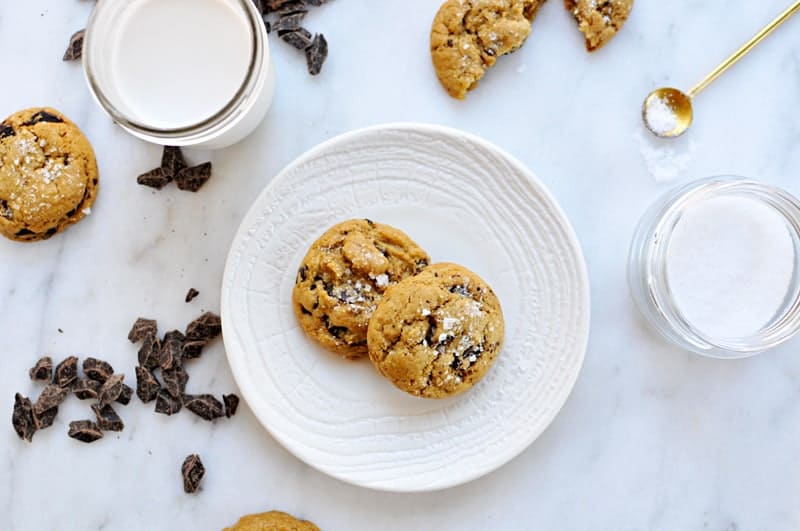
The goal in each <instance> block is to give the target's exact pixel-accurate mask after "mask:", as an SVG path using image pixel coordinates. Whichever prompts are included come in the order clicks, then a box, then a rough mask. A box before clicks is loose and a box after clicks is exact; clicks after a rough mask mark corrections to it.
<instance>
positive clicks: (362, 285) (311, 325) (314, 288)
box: [292, 219, 430, 359]
mask: <svg viewBox="0 0 800 531" xmlns="http://www.w3.org/2000/svg"><path fill="white" fill-rule="evenodd" d="M429 262H430V258H429V257H428V254H427V253H426V252H425V251H424V250H422V249H421V248H420V247H419V246H418V245H417V244H416V243H414V242H413V241H412V240H411V238H409V237H408V236H407V235H406V234H404V233H403V232H401V231H399V230H397V229H395V228H393V227H390V226H388V225H382V224H380V223H375V222H372V221H370V220H368V219H355V220H350V221H345V222H344V223H340V224H338V225H336V226H334V227H332V228H330V229H328V231H327V232H325V234H323V235H322V236H321V237H320V238H319V239H318V240H317V241H315V242H314V243H313V244H312V245H311V248H310V249H309V250H308V253H307V254H306V256H305V258H303V262H302V263H301V264H300V268H299V269H298V271H297V280H296V282H295V286H294V290H293V292H292V301H293V306H294V311H295V314H296V315H297V319H298V320H299V321H300V326H301V327H302V328H303V330H305V332H306V333H307V334H308V335H309V336H311V337H312V338H314V339H316V340H317V341H318V342H320V343H321V344H322V345H324V346H325V347H327V348H329V349H330V350H332V351H334V352H336V353H337V354H339V355H341V356H342V357H345V358H348V359H354V358H359V357H361V356H364V355H366V354H367V325H368V324H369V319H370V317H372V312H373V311H375V307H376V306H377V304H378V302H379V301H380V299H381V297H382V296H383V293H384V291H386V289H387V288H388V287H389V286H391V285H393V284H396V283H397V282H399V281H401V280H403V279H404V278H406V277H408V276H410V275H414V274H416V273H418V272H419V271H421V270H422V269H423V268H424V267H425V266H427V265H428V263H429Z"/></svg>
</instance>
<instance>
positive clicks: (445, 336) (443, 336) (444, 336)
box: [439, 334, 447, 343]
mask: <svg viewBox="0 0 800 531" xmlns="http://www.w3.org/2000/svg"><path fill="white" fill-rule="evenodd" d="M445 341H447V334H439V343H444V342H445Z"/></svg>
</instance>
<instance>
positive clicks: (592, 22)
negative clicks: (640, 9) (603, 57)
mask: <svg viewBox="0 0 800 531" xmlns="http://www.w3.org/2000/svg"><path fill="white" fill-rule="evenodd" d="M564 6H565V7H566V8H567V10H569V11H570V12H571V13H572V16H573V17H575V20H576V21H577V22H578V29H579V30H580V31H581V33H583V35H584V37H586V49H587V50H588V51H590V52H593V51H595V50H597V49H599V48H601V47H603V45H605V44H606V43H607V42H608V41H610V40H611V39H612V38H613V37H614V35H616V34H617V32H618V31H619V30H620V29H621V28H622V25H623V24H625V21H626V20H628V15H630V13H631V9H633V0H564Z"/></svg>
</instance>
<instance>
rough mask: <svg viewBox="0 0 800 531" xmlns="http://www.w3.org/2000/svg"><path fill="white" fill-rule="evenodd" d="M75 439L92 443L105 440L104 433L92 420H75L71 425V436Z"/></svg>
mask: <svg viewBox="0 0 800 531" xmlns="http://www.w3.org/2000/svg"><path fill="white" fill-rule="evenodd" d="M68 435H69V436H70V437H72V438H73V439H77V440H79V441H81V442H85V443H91V442H95V441H96V440H97V439H102V438H103V432H102V431H100V428H99V427H98V426H97V424H96V423H94V422H92V421H91V420H73V421H72V422H70V423H69V434H68Z"/></svg>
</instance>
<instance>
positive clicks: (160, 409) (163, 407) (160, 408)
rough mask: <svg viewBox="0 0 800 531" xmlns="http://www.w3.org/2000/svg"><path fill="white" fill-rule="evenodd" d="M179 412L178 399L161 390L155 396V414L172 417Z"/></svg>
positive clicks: (179, 404)
mask: <svg viewBox="0 0 800 531" xmlns="http://www.w3.org/2000/svg"><path fill="white" fill-rule="evenodd" d="M180 410H181V400H180V398H175V397H173V396H172V395H170V394H169V393H168V392H167V390H166V389H162V390H160V391H159V392H158V395H157V396H156V413H162V414H164V415H174V414H175V413H177V412H178V411H180Z"/></svg>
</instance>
